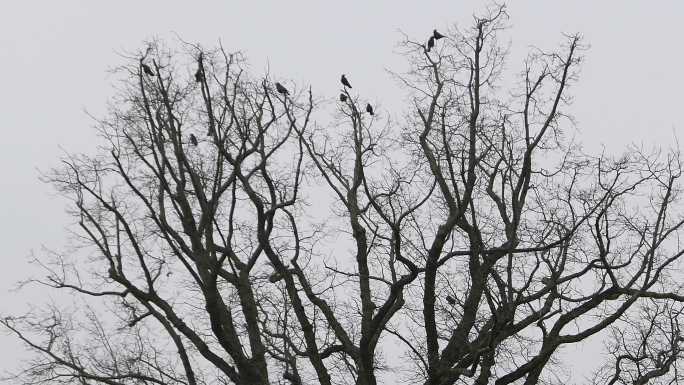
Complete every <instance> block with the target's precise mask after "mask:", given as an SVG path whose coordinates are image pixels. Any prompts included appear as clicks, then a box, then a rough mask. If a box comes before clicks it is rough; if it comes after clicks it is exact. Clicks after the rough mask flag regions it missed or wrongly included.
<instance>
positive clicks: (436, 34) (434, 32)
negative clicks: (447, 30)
mask: <svg viewBox="0 0 684 385" xmlns="http://www.w3.org/2000/svg"><path fill="white" fill-rule="evenodd" d="M432 37H434V38H435V40H439V39H441V38H443V37H446V36H444V35H442V34H441V33H439V32H437V30H436V29H433V30H432Z"/></svg>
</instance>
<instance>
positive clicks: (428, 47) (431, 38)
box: [427, 36, 435, 52]
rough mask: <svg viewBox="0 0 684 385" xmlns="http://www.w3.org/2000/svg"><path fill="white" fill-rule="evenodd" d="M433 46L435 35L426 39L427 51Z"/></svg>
mask: <svg viewBox="0 0 684 385" xmlns="http://www.w3.org/2000/svg"><path fill="white" fill-rule="evenodd" d="M434 46H435V37H434V36H430V38H429V39H428V43H427V51H428V52H430V50H431V49H432V47H434Z"/></svg>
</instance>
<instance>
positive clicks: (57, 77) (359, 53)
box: [0, 0, 684, 383]
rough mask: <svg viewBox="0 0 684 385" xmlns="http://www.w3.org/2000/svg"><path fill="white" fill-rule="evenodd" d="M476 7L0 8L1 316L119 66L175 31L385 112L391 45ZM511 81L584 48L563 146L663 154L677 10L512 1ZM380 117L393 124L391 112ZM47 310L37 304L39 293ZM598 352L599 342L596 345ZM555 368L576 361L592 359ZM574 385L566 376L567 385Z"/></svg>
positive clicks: (2, 350) (58, 208)
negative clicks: (350, 93)
mask: <svg viewBox="0 0 684 385" xmlns="http://www.w3.org/2000/svg"><path fill="white" fill-rule="evenodd" d="M485 4H486V3H485V2H484V1H472V0H468V1H463V0H451V1H408V0H383V1H369V0H346V1H312V0H309V1H304V0H302V1H282V0H281V1H265V0H264V1H227V0H225V1H218V0H215V1H179V0H145V1H141V0H136V1H134V0H116V1H93V0H80V1H79V0H59V1H55V0H21V1H10V0H0V132H1V133H2V139H1V140H0V170H2V178H1V179H0V244H1V245H2V249H1V250H2V251H1V254H0V258H1V259H2V265H1V266H2V267H1V268H0V314H7V313H8V312H19V311H21V310H22V309H25V308H26V303H27V301H28V299H29V298H34V297H36V296H41V295H39V294H37V293H35V292H33V293H31V292H19V293H16V292H10V291H9V289H10V288H11V287H13V286H14V285H15V283H16V282H17V280H19V279H22V278H27V277H28V276H29V275H30V274H31V271H32V269H31V267H30V266H29V265H28V264H27V260H28V258H29V256H30V255H31V253H35V254H37V255H40V253H41V248H42V247H43V246H46V247H49V248H53V249H59V248H60V247H62V246H63V245H64V239H65V235H66V233H65V231H64V227H65V225H66V224H67V223H68V221H69V219H68V218H67V216H66V215H65V213H64V207H65V202H64V201H63V200H62V199H60V198H59V197H57V196H56V195H55V193H54V191H53V190H52V189H51V187H50V186H48V185H45V184H43V183H41V182H40V181H39V180H38V177H39V172H38V170H46V169H48V168H49V167H50V166H52V165H55V164H56V163H57V161H58V158H59V156H60V155H61V154H62V153H63V152H62V151H63V150H61V149H60V147H61V148H63V149H65V150H67V151H70V152H90V153H93V152H94V150H95V149H94V145H93V143H94V138H95V132H94V130H93V128H92V120H91V119H90V118H89V117H88V116H87V115H86V113H85V110H87V111H88V112H90V113H92V114H94V115H95V116H101V115H102V113H103V111H104V106H105V103H106V101H107V99H108V98H109V97H110V96H111V95H112V94H113V92H114V90H113V88H112V83H113V81H114V78H113V77H111V76H110V75H109V74H108V72H107V69H109V68H111V67H113V66H116V65H118V64H121V63H122V62H123V59H122V58H121V57H120V56H119V54H118V53H121V52H123V51H132V50H136V49H139V48H140V47H142V45H141V43H142V41H143V40H144V39H148V38H151V37H153V36H158V37H161V38H164V39H168V41H169V42H170V43H173V40H172V39H174V32H175V33H178V34H179V35H180V36H181V37H183V39H184V40H187V41H190V42H199V43H201V44H203V45H204V46H206V47H210V46H213V45H215V44H217V42H218V41H219V39H220V40H221V41H222V42H223V44H224V46H225V47H226V48H227V49H228V50H242V51H244V52H245V53H246V55H247V57H248V58H249V59H250V62H251V65H252V69H253V70H254V72H255V73H257V74H258V73H260V72H263V70H264V69H265V68H266V65H267V64H268V65H269V68H270V71H271V74H272V75H273V76H275V77H276V78H280V79H288V78H289V79H292V80H293V81H295V82H297V83H298V84H299V85H309V84H310V85H312V87H313V89H314V92H316V93H317V94H318V95H321V96H327V97H335V95H336V93H337V90H338V88H339V86H338V80H339V75H340V73H342V72H344V73H346V74H348V76H349V78H350V80H351V82H352V84H353V85H354V87H355V88H354V90H357V88H358V89H361V88H362V89H363V92H364V96H365V97H368V98H370V99H371V100H374V101H377V102H379V103H380V104H382V105H383V106H385V107H388V108H389V107H391V106H394V105H396V102H397V101H398V100H399V99H398V98H397V90H398V88H397V87H396V85H395V83H394V81H393V80H392V79H391V78H390V77H389V76H388V75H387V73H386V72H385V69H400V68H401V66H402V65H403V63H404V62H403V60H402V58H401V57H400V56H398V55H397V54H396V53H395V52H394V51H395V48H396V43H397V42H398V41H399V40H401V39H402V35H401V33H400V32H399V31H400V30H401V31H403V32H405V33H406V34H407V35H408V36H409V37H410V38H413V39H424V38H426V37H427V36H428V34H429V33H430V31H432V29H433V28H438V29H440V30H446V29H447V28H448V27H449V26H451V25H453V24H454V23H457V24H458V25H460V26H467V25H468V23H469V22H470V21H471V15H472V13H473V12H475V11H480V10H482V9H483V8H484V5H485ZM509 14H510V15H511V19H510V24H511V25H512V26H513V28H512V29H511V31H509V32H508V33H507V35H506V36H507V38H511V39H512V43H513V54H512V56H511V60H510V61H509V64H508V66H509V68H513V69H518V68H521V67H520V64H521V59H522V58H523V57H524V54H525V53H526V51H525V47H527V46H528V45H535V46H539V47H541V48H546V49H552V48H554V47H556V45H557V44H558V43H559V42H561V41H562V35H561V34H562V33H564V32H566V33H574V32H580V33H582V34H583V35H584V37H585V42H586V43H588V44H590V45H591V48H590V50H589V51H588V52H586V60H585V63H584V65H583V69H582V74H581V80H580V83H579V84H578V85H577V86H576V87H574V88H573V89H572V90H571V92H572V93H573V95H574V96H575V100H576V101H575V104H574V106H573V108H572V111H573V113H574V116H575V117H576V119H577V122H578V124H577V129H576V131H575V132H574V134H575V135H576V136H577V138H578V139H579V140H580V141H582V142H583V143H584V145H585V149H586V150H587V151H590V152H594V153H596V152H599V151H601V148H602V146H605V147H606V151H607V152H613V153H617V152H621V151H622V150H623V149H624V148H625V146H626V145H627V144H629V143H632V142H635V143H644V144H646V145H647V146H651V145H665V146H671V145H672V143H673V139H674V137H675V134H676V133H678V132H679V130H680V129H681V128H682V127H683V126H684V115H683V114H682V105H683V103H682V102H683V100H682V97H681V96H680V93H681V92H682V90H684V72H683V71H682V68H683V67H682V63H683V62H684V53H683V52H682V44H681V40H682V38H683V37H684V2H682V1H677V0H670V1H665V0H661V1H657V2H655V1H618V0H612V1H595V0H574V1H561V0H557V1H549V0H534V1H532V0H529V1H522V0H520V1H516V2H513V1H511V2H510V4H509ZM389 112H391V113H399V112H400V111H393V110H390V111H389ZM44 296H45V297H47V296H48V294H45V295H44ZM599 343H600V341H599ZM582 353H583V354H578V355H575V357H576V360H575V361H574V362H571V363H569V365H570V366H571V367H572V366H573V365H580V364H581V363H587V362H590V361H591V360H592V359H593V358H592V354H591V350H589V351H587V350H585V351H583V352H582ZM23 355H24V353H22V349H21V347H20V345H19V344H18V343H17V342H16V341H15V340H14V339H11V338H8V337H7V336H5V335H2V334H0V373H1V372H2V369H10V368H12V367H15V366H16V364H17V362H18V360H19V358H20V357H22V356H23ZM576 380H577V382H578V383H581V382H583V381H581V379H580V378H576Z"/></svg>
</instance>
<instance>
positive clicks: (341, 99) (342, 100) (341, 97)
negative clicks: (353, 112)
mask: <svg viewBox="0 0 684 385" xmlns="http://www.w3.org/2000/svg"><path fill="white" fill-rule="evenodd" d="M340 101H341V102H346V101H347V95H345V94H340Z"/></svg>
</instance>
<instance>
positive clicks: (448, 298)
mask: <svg viewBox="0 0 684 385" xmlns="http://www.w3.org/2000/svg"><path fill="white" fill-rule="evenodd" d="M446 301H447V303H448V304H449V305H453V304H455V303H456V299H454V297H452V296H450V295H447V296H446Z"/></svg>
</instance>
